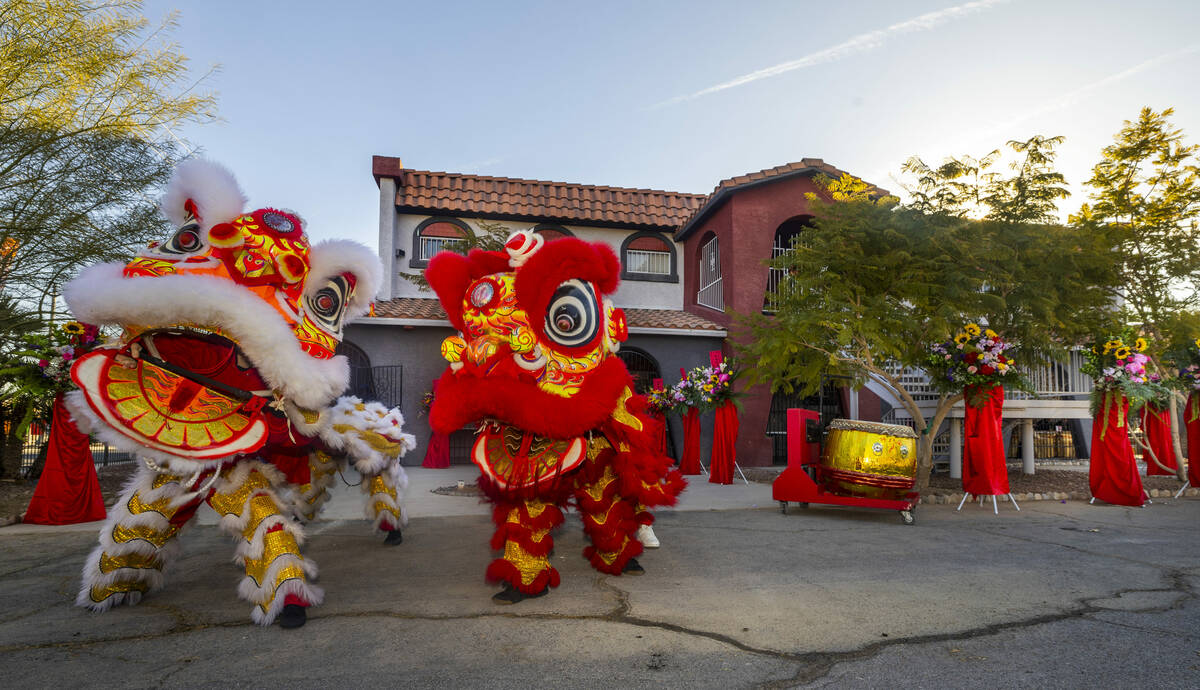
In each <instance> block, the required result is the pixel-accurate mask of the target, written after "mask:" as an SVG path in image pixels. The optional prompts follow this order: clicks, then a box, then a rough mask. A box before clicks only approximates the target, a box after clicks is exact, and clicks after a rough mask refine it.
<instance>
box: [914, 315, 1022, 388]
mask: <svg viewBox="0 0 1200 690" xmlns="http://www.w3.org/2000/svg"><path fill="white" fill-rule="evenodd" d="M1012 346H1013V344H1012V343H1010V342H1008V341H1007V340H1005V339H1004V338H1002V337H1000V335H999V334H997V333H996V332H995V331H993V330H992V329H990V328H984V327H982V326H980V325H979V324H976V323H968V324H966V325H965V326H963V327H962V330H961V331H959V332H958V333H957V334H956V335H955V336H954V338H952V339H951V340H947V341H944V342H940V343H934V344H932V345H930V346H929V349H928V351H927V353H926V358H925V362H926V370H927V371H928V372H929V374H930V378H931V379H932V383H933V385H934V387H935V388H938V389H940V390H943V391H958V390H963V389H964V388H971V387H974V388H975V389H976V390H978V389H981V388H987V387H991V386H994V385H1005V384H1009V385H1016V386H1021V385H1023V379H1022V377H1021V375H1020V373H1019V372H1018V371H1017V369H1016V364H1015V362H1013V360H1012V358H1011V357H1009V356H1008V355H1006V354H1005V352H1007V351H1008V350H1009V349H1010V348H1011V347H1012Z"/></svg>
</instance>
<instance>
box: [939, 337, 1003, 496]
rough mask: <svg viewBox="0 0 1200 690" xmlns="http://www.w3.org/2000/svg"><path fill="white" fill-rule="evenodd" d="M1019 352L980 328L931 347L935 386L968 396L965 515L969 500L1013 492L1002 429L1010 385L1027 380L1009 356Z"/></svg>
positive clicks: (964, 469)
mask: <svg viewBox="0 0 1200 690" xmlns="http://www.w3.org/2000/svg"><path fill="white" fill-rule="evenodd" d="M1012 346H1013V344H1012V343H1010V342H1008V341H1006V340H1005V339H1004V338H1002V337H1000V335H999V334H998V333H996V332H995V331H993V330H992V329H990V328H984V327H983V326H980V325H979V324H976V323H968V324H966V325H964V326H963V327H962V330H960V331H959V332H958V333H957V334H956V335H955V336H954V338H952V339H951V340H947V341H945V342H940V343H934V344H933V345H930V346H929V350H928V353H927V355H926V371H928V372H929V375H930V381H931V383H932V384H933V385H934V386H935V387H936V388H938V389H939V390H942V391H944V392H957V391H962V393H963V401H964V402H963V405H964V415H963V416H964V419H963V424H964V426H965V432H966V433H965V434H964V435H963V455H962V486H963V499H962V501H961V502H959V504H958V508H959V510H962V507H963V504H964V503H966V501H967V498H968V497H969V496H991V497H992V510H993V511H994V512H997V513H998V512H999V507H998V505H997V501H996V498H995V497H996V496H1007V497H1008V500H1010V501H1012V504H1013V507H1015V508H1016V509H1017V510H1020V509H1021V508H1020V506H1018V505H1017V502H1016V500H1015V499H1014V498H1013V497H1012V494H1011V493H1010V492H1009V486H1008V465H1007V464H1006V462H1005V458H1004V439H1003V438H1002V437H1001V433H1000V428H1001V423H1002V419H1003V412H1004V384H1006V383H1008V384H1010V385H1020V384H1021V380H1022V379H1021V375H1020V374H1019V373H1018V371H1017V369H1016V367H1014V366H1013V361H1012V359H1010V358H1009V356H1008V355H1006V354H1005V352H1006V351H1008V350H1009V348H1011V347H1012Z"/></svg>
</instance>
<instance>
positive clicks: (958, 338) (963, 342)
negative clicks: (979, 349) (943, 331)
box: [954, 333, 971, 345]
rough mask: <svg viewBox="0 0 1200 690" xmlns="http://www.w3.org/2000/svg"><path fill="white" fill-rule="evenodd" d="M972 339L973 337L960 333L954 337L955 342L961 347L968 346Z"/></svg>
mask: <svg viewBox="0 0 1200 690" xmlns="http://www.w3.org/2000/svg"><path fill="white" fill-rule="evenodd" d="M970 339H971V336H969V335H967V334H966V333H959V334H958V335H956V336H954V342H956V343H958V344H959V345H966V344H967V341H968V340H970Z"/></svg>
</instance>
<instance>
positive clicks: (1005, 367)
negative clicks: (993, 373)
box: [996, 362, 1008, 374]
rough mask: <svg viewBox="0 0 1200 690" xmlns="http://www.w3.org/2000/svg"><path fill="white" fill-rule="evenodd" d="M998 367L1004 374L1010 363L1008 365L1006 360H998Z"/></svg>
mask: <svg viewBox="0 0 1200 690" xmlns="http://www.w3.org/2000/svg"><path fill="white" fill-rule="evenodd" d="M996 369H997V371H999V372H1000V373H1001V374H1003V373H1004V372H1005V370H1007V369H1008V365H1007V364H1005V363H1004V362H996Z"/></svg>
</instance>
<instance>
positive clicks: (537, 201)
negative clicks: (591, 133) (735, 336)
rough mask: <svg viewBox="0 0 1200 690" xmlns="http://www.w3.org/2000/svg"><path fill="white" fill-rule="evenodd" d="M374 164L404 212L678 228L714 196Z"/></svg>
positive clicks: (384, 161)
mask: <svg viewBox="0 0 1200 690" xmlns="http://www.w3.org/2000/svg"><path fill="white" fill-rule="evenodd" d="M372 168H373V172H374V175H375V178H376V179H377V180H378V179H379V178H380V177H391V178H394V179H395V180H396V206H397V207H398V208H399V209H401V210H409V209H410V210H418V211H425V212H428V211H443V212H446V213H454V214H462V215H475V216H484V217H499V218H528V219H533V220H543V219H545V220H556V221H559V222H564V223H572V222H573V223H579V224H583V225H622V226H642V227H650V228H655V229H658V230H662V231H665V232H673V231H674V230H675V229H676V228H678V227H679V226H680V225H682V224H683V222H684V221H685V220H687V219H688V218H690V217H691V216H692V215H693V213H694V212H695V211H696V209H698V208H700V206H701V205H702V204H703V203H704V200H705V199H707V198H708V197H707V195H705V194H684V193H681V192H667V191H662V190H657V189H629V188H625V187H603V186H597V185H586V184H572V183H567V182H548V181H543V180H521V179H515V178H509V177H487V176H482V175H465V174H460V173H447V172H430V171H428V170H410V169H408V168H402V167H400V161H399V160H398V159H395V158H390V157H387V156H375V158H374V160H373V161H372Z"/></svg>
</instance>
